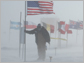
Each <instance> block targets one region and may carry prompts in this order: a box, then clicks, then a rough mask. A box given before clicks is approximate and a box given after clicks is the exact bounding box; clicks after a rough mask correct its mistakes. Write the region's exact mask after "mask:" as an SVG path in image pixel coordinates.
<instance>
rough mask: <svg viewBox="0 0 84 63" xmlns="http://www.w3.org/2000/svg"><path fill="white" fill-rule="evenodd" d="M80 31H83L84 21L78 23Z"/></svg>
mask: <svg viewBox="0 0 84 63" xmlns="http://www.w3.org/2000/svg"><path fill="white" fill-rule="evenodd" d="M78 29H83V21H79V22H78Z"/></svg>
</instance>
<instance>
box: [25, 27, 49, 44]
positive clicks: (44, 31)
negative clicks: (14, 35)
mask: <svg viewBox="0 0 84 63" xmlns="http://www.w3.org/2000/svg"><path fill="white" fill-rule="evenodd" d="M25 32H26V33H28V34H35V38H36V43H38V33H41V34H42V35H43V37H44V39H45V41H46V42H48V43H49V44H50V36H49V33H48V31H47V30H46V29H45V28H44V27H42V28H41V30H40V31H38V29H37V28H35V29H33V30H31V31H25Z"/></svg>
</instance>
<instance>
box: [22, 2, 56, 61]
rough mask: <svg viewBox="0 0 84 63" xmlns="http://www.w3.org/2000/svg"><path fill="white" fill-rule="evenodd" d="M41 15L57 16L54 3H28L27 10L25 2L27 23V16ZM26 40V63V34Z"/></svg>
mask: <svg viewBox="0 0 84 63" xmlns="http://www.w3.org/2000/svg"><path fill="white" fill-rule="evenodd" d="M45 3H46V4H48V5H47V6H48V7H47V6H46V5H43V4H45ZM51 4H52V5H51ZM46 9H47V10H46ZM44 11H45V12H44ZM26 12H27V13H26ZM39 14H55V13H54V12H53V1H27V8H26V1H25V21H26V15H39ZM25 25H26V22H25ZM25 30H26V28H24V31H25ZM24 38H25V39H24V42H25V53H24V61H26V33H25V34H24Z"/></svg>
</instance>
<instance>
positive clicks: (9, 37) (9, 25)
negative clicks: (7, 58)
mask: <svg viewBox="0 0 84 63" xmlns="http://www.w3.org/2000/svg"><path fill="white" fill-rule="evenodd" d="M10 22H11V20H10ZM9 43H10V25H9Z"/></svg>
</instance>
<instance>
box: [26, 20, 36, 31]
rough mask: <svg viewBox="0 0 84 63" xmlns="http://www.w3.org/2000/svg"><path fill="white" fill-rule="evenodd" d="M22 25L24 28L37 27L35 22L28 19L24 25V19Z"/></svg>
mask: <svg viewBox="0 0 84 63" xmlns="http://www.w3.org/2000/svg"><path fill="white" fill-rule="evenodd" d="M24 27H26V29H34V28H37V26H36V24H35V23H33V22H30V21H26V25H25V21H24Z"/></svg>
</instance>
